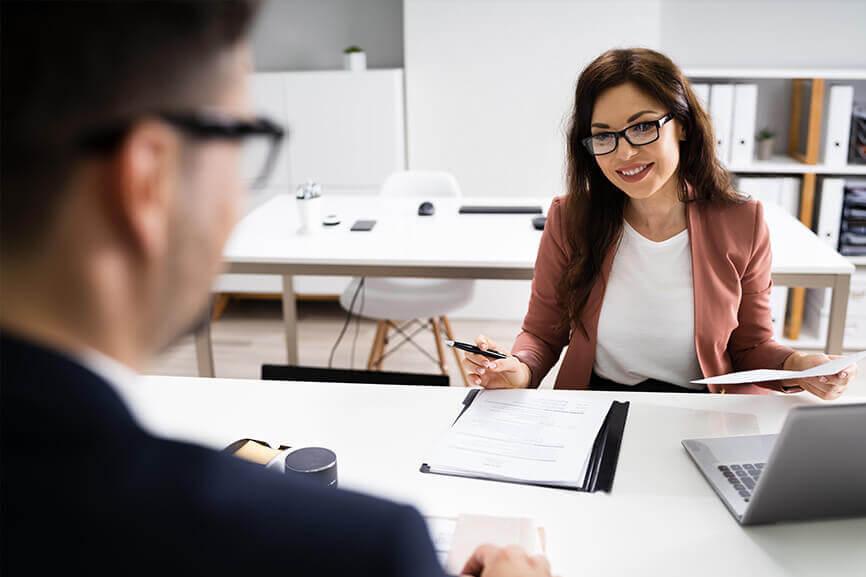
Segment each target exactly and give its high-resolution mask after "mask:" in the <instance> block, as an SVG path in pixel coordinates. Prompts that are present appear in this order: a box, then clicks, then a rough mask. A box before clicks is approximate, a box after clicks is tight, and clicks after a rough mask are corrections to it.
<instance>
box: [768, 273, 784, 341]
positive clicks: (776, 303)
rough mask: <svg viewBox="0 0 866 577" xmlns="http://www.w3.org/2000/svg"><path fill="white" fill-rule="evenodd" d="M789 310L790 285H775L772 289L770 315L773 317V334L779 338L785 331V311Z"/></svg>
mask: <svg viewBox="0 0 866 577" xmlns="http://www.w3.org/2000/svg"><path fill="white" fill-rule="evenodd" d="M787 311H788V287H786V286H774V287H773V290H772V291H770V315H771V316H772V318H773V336H774V337H775V338H776V339H777V340H778V339H781V338H782V337H783V336H784V333H785V313H786V312H787Z"/></svg>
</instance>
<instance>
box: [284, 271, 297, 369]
mask: <svg viewBox="0 0 866 577" xmlns="http://www.w3.org/2000/svg"><path fill="white" fill-rule="evenodd" d="M283 322H284V323H285V325H286V358H287V360H288V363H289V364H290V365H297V364H298V309H297V305H296V303H295V287H294V285H293V284H292V275H290V274H284V275H283Z"/></svg>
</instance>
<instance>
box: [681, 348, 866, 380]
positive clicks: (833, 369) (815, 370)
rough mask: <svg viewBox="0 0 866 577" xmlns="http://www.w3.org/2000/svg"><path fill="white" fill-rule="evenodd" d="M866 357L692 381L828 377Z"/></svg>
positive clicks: (861, 355)
mask: <svg viewBox="0 0 866 577" xmlns="http://www.w3.org/2000/svg"><path fill="white" fill-rule="evenodd" d="M863 359H866V351H860V352H859V353H855V354H853V355H848V356H847V357H841V358H838V359H833V360H832V361H828V362H826V363H824V364H823V365H818V366H817V367H812V368H811V369H806V370H805V371H780V370H777V369H756V370H754V371H741V372H739V373H728V374H727V375H719V376H718V377H710V378H707V379H700V380H697V381H692V382H693V383H697V384H701V385H742V384H746V383H762V382H765V381H779V380H783V379H808V378H811V377H828V376H830V375H835V374H836V373H838V372H840V371H841V370H842V369H845V368H846V367H850V366H851V365H856V364H857V363H859V362H860V361H862V360H863Z"/></svg>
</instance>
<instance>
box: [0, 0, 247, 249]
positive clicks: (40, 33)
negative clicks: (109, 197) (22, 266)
mask: <svg viewBox="0 0 866 577" xmlns="http://www.w3.org/2000/svg"><path fill="white" fill-rule="evenodd" d="M257 7H258V1H257V0H211V1H193V0H187V1H181V0H174V1H166V0H103V1H94V0H91V1H64V2H61V1H57V0H55V1H50V2H43V1H38V2H37V1H32V0H31V1H13V2H8V1H6V0H4V1H3V3H2V15H0V42H2V47H0V58H2V68H0V74H2V79H0V89H2V97H0V109H2V126H0V149H2V168H0V199H2V204H0V210H2V212H0V219H2V222H0V253H2V254H14V253H15V251H17V250H18V249H19V248H24V247H27V248H31V247H33V245H34V244H36V242H35V241H38V240H39V238H40V235H41V234H42V233H43V232H44V230H45V228H46V226H47V225H48V223H49V222H50V221H51V218H52V216H53V212H52V211H53V209H54V208H55V207H56V206H57V205H58V204H59V202H60V201H61V200H62V198H61V197H60V195H61V193H62V191H63V189H64V185H65V183H66V180H67V178H68V177H69V175H70V171H71V170H72V168H73V167H74V166H75V164H76V162H77V161H78V160H79V154H80V152H81V147H80V143H81V139H82V138H84V137H86V136H87V134H88V133H89V132H91V131H98V130H101V129H105V128H107V127H110V126H111V125H112V124H113V123H115V124H116V123H119V122H131V121H134V120H135V119H137V118H140V117H143V116H146V115H148V114H153V113H156V112H172V111H189V110H194V109H195V108H197V107H202V106H206V105H207V104H208V103H209V101H210V99H211V98H212V94H213V88H214V85H215V84H216V82H217V81H218V80H219V74H218V71H217V70H216V67H217V63H218V60H219V56H220V55H221V54H224V53H225V52H226V50H227V49H230V48H231V47H232V46H234V45H236V44H237V43H238V42H239V41H240V40H242V39H243V38H244V36H245V35H246V34H247V31H248V28H249V26H250V23H251V21H252V20H253V18H254V16H255V13H256V11H257Z"/></svg>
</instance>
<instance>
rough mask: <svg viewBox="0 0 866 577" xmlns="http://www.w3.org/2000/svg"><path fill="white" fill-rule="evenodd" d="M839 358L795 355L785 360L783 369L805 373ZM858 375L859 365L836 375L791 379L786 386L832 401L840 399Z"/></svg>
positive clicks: (819, 355) (847, 368) (818, 355)
mask: <svg viewBox="0 0 866 577" xmlns="http://www.w3.org/2000/svg"><path fill="white" fill-rule="evenodd" d="M838 358H839V357H838V356H834V355H830V356H828V355H824V354H816V355H807V354H804V353H794V354H792V355H791V356H789V357H788V358H787V359H786V360H785V365H784V367H782V368H784V369H785V370H786V371H803V370H806V369H811V368H812V367H816V366H818V365H821V364H824V363H826V362H827V361H830V360H833V359H838ZM856 375H857V365H851V366H849V367H846V368H845V369H843V370H841V371H839V372H838V373H836V374H835V375H828V376H826V377H811V378H808V379H790V380H788V381H785V385H786V386H789V387H801V388H802V389H803V390H805V391H808V392H810V393H812V394H813V395H815V396H816V397H820V398H822V399H824V400H827V401H830V400H833V399H837V398H839V396H840V395H841V394H842V393H844V392H845V389H847V388H848V384H849V383H850V382H851V381H852V380H854V377H855V376H856Z"/></svg>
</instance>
